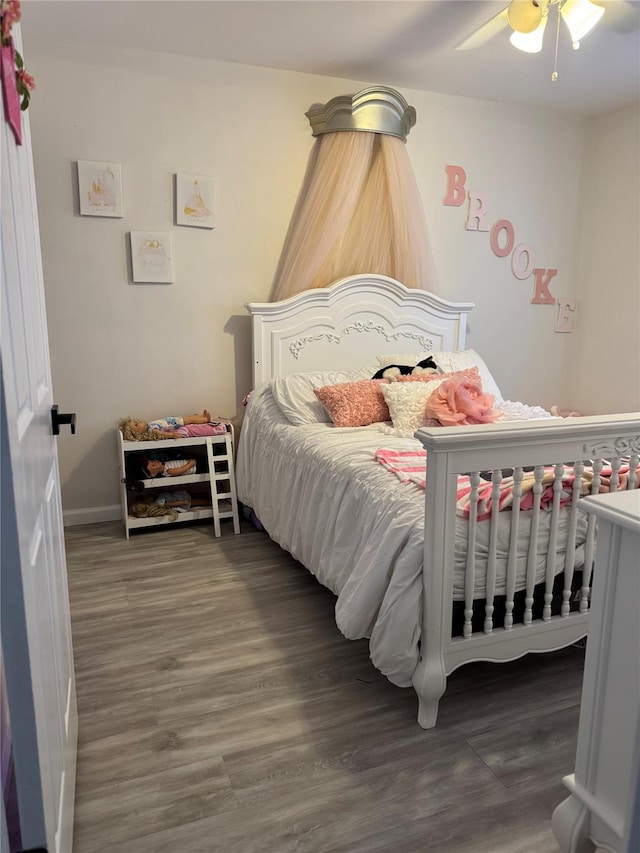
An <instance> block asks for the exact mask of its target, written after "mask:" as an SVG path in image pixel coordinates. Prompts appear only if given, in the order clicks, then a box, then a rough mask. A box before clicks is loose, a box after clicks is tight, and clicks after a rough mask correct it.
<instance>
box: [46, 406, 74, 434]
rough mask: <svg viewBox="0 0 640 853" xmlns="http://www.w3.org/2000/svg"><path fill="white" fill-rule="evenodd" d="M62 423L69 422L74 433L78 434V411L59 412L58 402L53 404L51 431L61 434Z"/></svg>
mask: <svg viewBox="0 0 640 853" xmlns="http://www.w3.org/2000/svg"><path fill="white" fill-rule="evenodd" d="M62 424H69V426H70V427H71V432H72V434H73V435H75V434H76V413H75V412H59V411H58V406H57V404H56V405H54V406H51V432H52V433H53V434H54V435H60V427H61V425H62Z"/></svg>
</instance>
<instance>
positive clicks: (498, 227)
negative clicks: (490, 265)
mask: <svg viewBox="0 0 640 853" xmlns="http://www.w3.org/2000/svg"><path fill="white" fill-rule="evenodd" d="M501 231H505V232H506V234H507V242H506V243H505V244H504V246H502V247H501V246H500V242H499V239H498V236H499V234H500V232H501ZM515 239H516V235H515V233H514V231H513V225H512V224H511V223H510V222H509V220H508V219H498V221H497V222H494V223H493V227H492V228H491V236H490V237H489V243H490V245H491V248H492V250H493V254H494V255H497V256H498V257H499V258H506V257H507V255H510V254H511V250H512V249H513V244H514V242H515Z"/></svg>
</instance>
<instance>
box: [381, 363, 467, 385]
mask: <svg viewBox="0 0 640 853" xmlns="http://www.w3.org/2000/svg"><path fill="white" fill-rule="evenodd" d="M443 379H470V380H471V381H472V382H478V383H479V384H480V385H482V380H481V378H480V372H479V370H478V368H477V367H467V368H465V370H452V371H451V372H449V373H426V374H425V373H422V374H421V373H418V374H417V375H416V376H414V375H413V374H410V375H409V376H399V377H398V379H397V380H396V381H397V382H434V381H435V380H437V381H439V382H441V381H442V380H443Z"/></svg>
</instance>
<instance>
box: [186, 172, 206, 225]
mask: <svg viewBox="0 0 640 853" xmlns="http://www.w3.org/2000/svg"><path fill="white" fill-rule="evenodd" d="M184 215H185V216H187V217H189V219H199V220H202V219H208V217H209V216H211V211H210V210H209V208H208V207H207V205H206V204H205V203H204V199H203V198H202V192H201V190H200V184H199V183H198V181H194V182H193V189H192V191H191V194H190V195H189V197H188V198H187V200H186V202H185V205H184Z"/></svg>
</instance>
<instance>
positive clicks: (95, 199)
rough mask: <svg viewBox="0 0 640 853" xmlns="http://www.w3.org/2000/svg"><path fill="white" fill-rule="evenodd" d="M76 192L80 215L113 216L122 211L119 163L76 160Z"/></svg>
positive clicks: (120, 214) (120, 215) (119, 214)
mask: <svg viewBox="0 0 640 853" xmlns="http://www.w3.org/2000/svg"><path fill="white" fill-rule="evenodd" d="M78 194H79V196H80V215H81V216H114V217H120V218H122V216H123V215H124V214H123V212H122V169H121V167H120V163H97V162H94V161H92V160H78Z"/></svg>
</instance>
